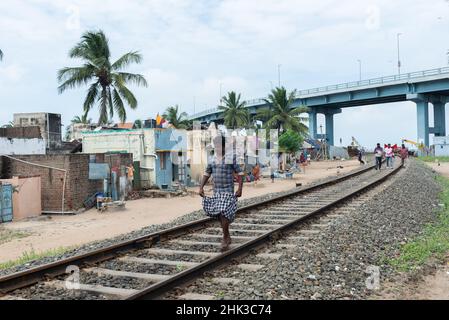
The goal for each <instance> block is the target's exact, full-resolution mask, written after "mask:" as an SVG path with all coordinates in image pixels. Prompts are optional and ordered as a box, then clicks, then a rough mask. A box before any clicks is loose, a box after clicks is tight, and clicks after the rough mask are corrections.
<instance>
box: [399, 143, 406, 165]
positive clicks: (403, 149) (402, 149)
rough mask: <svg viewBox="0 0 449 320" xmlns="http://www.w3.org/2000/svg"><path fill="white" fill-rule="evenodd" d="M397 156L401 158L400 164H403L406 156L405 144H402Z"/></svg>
mask: <svg viewBox="0 0 449 320" xmlns="http://www.w3.org/2000/svg"><path fill="white" fill-rule="evenodd" d="M399 157H400V158H401V165H402V166H404V165H405V159H407V158H408V149H407V148H406V147H405V144H402V146H401V150H399Z"/></svg>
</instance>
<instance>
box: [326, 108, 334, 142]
mask: <svg viewBox="0 0 449 320" xmlns="http://www.w3.org/2000/svg"><path fill="white" fill-rule="evenodd" d="M324 116H325V117H326V140H327V144H328V145H330V146H333V145H334V114H333V113H325V114H324Z"/></svg>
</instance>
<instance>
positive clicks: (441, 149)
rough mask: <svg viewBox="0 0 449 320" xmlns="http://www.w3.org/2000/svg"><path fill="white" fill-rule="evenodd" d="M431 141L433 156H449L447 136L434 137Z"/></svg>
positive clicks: (448, 138)
mask: <svg viewBox="0 0 449 320" xmlns="http://www.w3.org/2000/svg"><path fill="white" fill-rule="evenodd" d="M433 143H434V145H435V157H448V156H449V136H446V137H434V138H433Z"/></svg>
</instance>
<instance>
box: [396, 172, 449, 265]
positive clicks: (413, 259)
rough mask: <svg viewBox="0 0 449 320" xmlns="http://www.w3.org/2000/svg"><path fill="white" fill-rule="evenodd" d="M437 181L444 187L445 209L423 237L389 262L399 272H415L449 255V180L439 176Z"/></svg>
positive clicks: (426, 229) (428, 226) (442, 199)
mask: <svg viewBox="0 0 449 320" xmlns="http://www.w3.org/2000/svg"><path fill="white" fill-rule="evenodd" d="M437 181H438V182H439V183H440V184H441V185H442V187H443V192H442V193H441V195H440V199H441V203H443V204H444V208H442V209H441V210H440V212H439V213H438V219H437V221H436V222H435V223H432V224H428V225H426V226H425V228H424V232H423V234H422V235H421V236H419V237H418V238H417V239H416V240H414V241H412V242H409V243H407V244H405V245H404V246H403V247H402V248H401V252H400V255H399V256H398V257H396V258H394V259H391V260H390V261H389V262H390V264H391V265H392V266H393V267H395V268H396V269H398V270H399V271H413V270H415V269H416V268H417V267H419V266H422V265H424V264H425V263H426V262H427V261H428V260H429V259H430V258H436V259H438V260H440V261H443V260H444V259H445V257H446V256H447V254H448V253H449V179H448V178H445V177H443V176H437Z"/></svg>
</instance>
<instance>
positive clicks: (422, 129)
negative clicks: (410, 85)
mask: <svg viewBox="0 0 449 320" xmlns="http://www.w3.org/2000/svg"><path fill="white" fill-rule="evenodd" d="M416 111H417V118H418V142H419V143H421V142H423V143H424V145H425V146H426V147H428V146H429V103H428V102H427V101H418V102H416Z"/></svg>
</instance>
